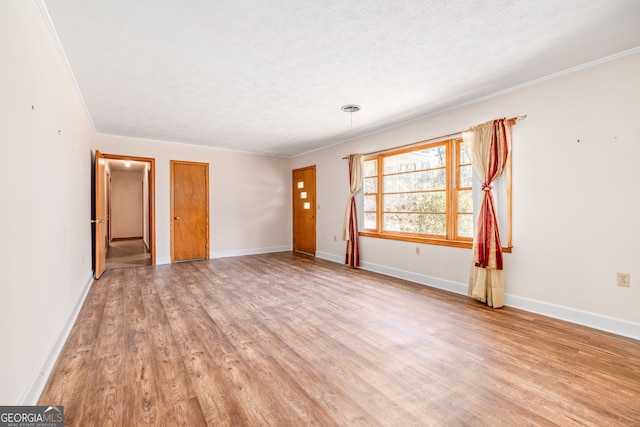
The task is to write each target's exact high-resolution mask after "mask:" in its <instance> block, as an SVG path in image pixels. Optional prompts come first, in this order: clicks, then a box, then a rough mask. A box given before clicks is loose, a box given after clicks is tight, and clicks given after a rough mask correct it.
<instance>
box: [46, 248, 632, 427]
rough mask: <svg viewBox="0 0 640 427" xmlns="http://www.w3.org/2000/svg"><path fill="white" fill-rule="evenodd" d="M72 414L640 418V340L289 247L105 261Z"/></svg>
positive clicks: (625, 421) (75, 340)
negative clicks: (153, 261)
mask: <svg viewBox="0 0 640 427" xmlns="http://www.w3.org/2000/svg"><path fill="white" fill-rule="evenodd" d="M39 404H41V405H50V404H51V405H54V404H55V405H64V407H65V418H66V425H72V426H93V425H116V426H144V425H152V426H201V425H202V426H204V425H208V426H302V425H318V426H334V425H340V426H518V425H534V426H536V425H538V426H548V425H558V426H572V425H586V426H631V425H636V426H637V425H640V342H639V341H636V340H632V339H627V338H623V337H619V336H616V335H612V334H608V333H604V332H599V331H596V330H592V329H589V328H585V327H581V326H576V325H572V324H569V323H565V322H562V321H557V320H553V319H549V318H546V317H542V316H538V315H534V314H531V313H527V312H524V311H519V310H516V309H511V308H503V309H499V310H493V309H489V308H486V307H485V306H484V305H481V304H479V303H477V302H475V301H474V300H472V299H469V298H466V297H464V296H460V295H455V294H451V293H448V292H445V291H440V290H437V289H432V288H429V287H425V286H422V285H417V284H413V283H410V282H406V281H402V280H398V279H393V278H389V277H386V276H381V275H378V274H375V273H371V272H366V271H361V270H352V269H348V268H346V267H343V266H341V265H339V264H335V263H331V262H328V261H323V260H318V259H311V258H307V257H302V256H296V255H293V254H291V253H276V254H265V255H256V256H247V257H236V258H224V259H216V260H206V261H197V262H190V263H179V264H173V265H162V266H155V267H142V268H135V269H134V268H128V269H119V270H109V271H107V272H105V274H104V275H103V277H102V279H100V280H99V281H97V282H96V283H95V284H94V285H93V286H92V288H91V290H90V293H89V295H88V297H87V300H86V302H85V304H84V306H83V308H82V310H81V312H80V315H79V317H78V320H77V322H76V325H75V326H74V328H73V330H72V332H71V335H70V337H69V339H68V341H67V343H66V345H65V347H64V349H63V351H62V354H61V356H60V358H59V360H58V362H57V364H56V367H55V368H54V371H53V372H52V374H51V376H50V378H49V381H48V384H47V386H46V388H45V390H44V392H43V394H42V396H41V397H40V402H39Z"/></svg>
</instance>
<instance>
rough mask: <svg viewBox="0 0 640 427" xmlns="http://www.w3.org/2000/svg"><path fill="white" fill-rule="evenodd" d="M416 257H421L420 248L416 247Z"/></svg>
mask: <svg viewBox="0 0 640 427" xmlns="http://www.w3.org/2000/svg"><path fill="white" fill-rule="evenodd" d="M416 255H420V248H419V247H418V246H416Z"/></svg>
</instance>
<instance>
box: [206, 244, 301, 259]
mask: <svg viewBox="0 0 640 427" xmlns="http://www.w3.org/2000/svg"><path fill="white" fill-rule="evenodd" d="M288 251H291V245H288V246H271V247H268V248H254V249H238V250H232V251H213V252H211V254H210V258H212V259H213V258H227V257H232V256H244V255H258V254H268V253H272V252H288Z"/></svg>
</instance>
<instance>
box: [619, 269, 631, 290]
mask: <svg viewBox="0 0 640 427" xmlns="http://www.w3.org/2000/svg"><path fill="white" fill-rule="evenodd" d="M629 285H631V275H630V274H629V273H618V286H626V287H627V288H628V287H629Z"/></svg>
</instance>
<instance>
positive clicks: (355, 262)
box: [342, 154, 364, 268]
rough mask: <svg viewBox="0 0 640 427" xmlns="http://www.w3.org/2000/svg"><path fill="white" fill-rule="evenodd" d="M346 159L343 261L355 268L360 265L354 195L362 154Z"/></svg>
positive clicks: (358, 188) (351, 155)
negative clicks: (346, 189)
mask: <svg viewBox="0 0 640 427" xmlns="http://www.w3.org/2000/svg"><path fill="white" fill-rule="evenodd" d="M348 161H349V183H350V194H349V200H348V201H347V208H346V210H345V214H344V226H343V229H342V240H346V241H347V253H346V256H345V262H344V263H345V264H346V265H348V266H349V267H353V268H357V267H360V247H359V245H358V212H357V210H356V198H355V195H356V193H357V192H358V191H360V189H361V188H362V171H363V169H364V156H363V155H362V154H350V155H349V158H348Z"/></svg>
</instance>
